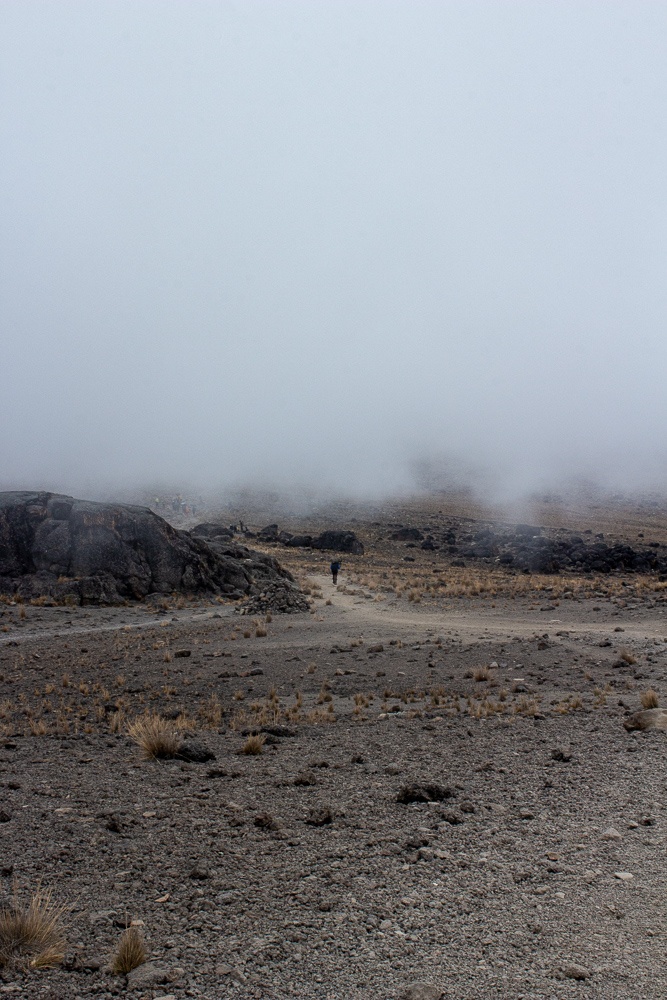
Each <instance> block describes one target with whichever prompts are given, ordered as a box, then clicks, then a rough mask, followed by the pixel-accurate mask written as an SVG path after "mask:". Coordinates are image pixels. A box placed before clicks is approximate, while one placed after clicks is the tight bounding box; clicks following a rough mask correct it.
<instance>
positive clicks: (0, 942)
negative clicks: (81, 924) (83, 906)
mask: <svg viewBox="0 0 667 1000" xmlns="http://www.w3.org/2000/svg"><path fill="white" fill-rule="evenodd" d="M66 910H67V907H65V906H58V905H56V904H55V903H54V902H53V901H52V899H51V891H50V890H45V891H44V890H42V889H38V890H37V891H36V892H35V893H33V895H32V896H31V897H30V902H29V903H28V904H27V906H22V905H21V903H20V902H19V900H18V898H16V897H15V898H14V899H13V900H12V902H11V904H10V905H9V906H6V907H4V908H3V909H2V910H0V967H5V966H24V967H28V968H32V969H50V968H53V966H55V965H59V964H60V963H61V962H62V960H63V956H64V952H65V937H64V934H63V930H62V924H61V921H62V917H63V914H64V913H65V912H66Z"/></svg>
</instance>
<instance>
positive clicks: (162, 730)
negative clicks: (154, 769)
mask: <svg viewBox="0 0 667 1000" xmlns="http://www.w3.org/2000/svg"><path fill="white" fill-rule="evenodd" d="M127 732H128V735H129V737H130V739H131V740H133V741H134V742H135V743H136V744H137V746H138V747H140V749H141V750H142V751H143V754H144V756H145V757H146V758H147V759H149V760H151V759H159V758H162V759H168V758H170V757H175V756H176V755H177V753H178V749H179V747H180V745H181V737H180V736H179V734H178V732H177V730H176V729H175V728H174V726H172V724H171V723H170V722H168V721H167V720H166V719H163V718H162V717H161V716H160V715H142V716H140V717H139V718H138V719H135V720H134V722H132V723H131V724H130V725H129V726H128V729H127Z"/></svg>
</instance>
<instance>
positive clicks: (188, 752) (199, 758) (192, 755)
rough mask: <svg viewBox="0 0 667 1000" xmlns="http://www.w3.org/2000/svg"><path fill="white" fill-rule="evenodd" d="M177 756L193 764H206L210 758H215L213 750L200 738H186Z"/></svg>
mask: <svg viewBox="0 0 667 1000" xmlns="http://www.w3.org/2000/svg"><path fill="white" fill-rule="evenodd" d="M177 757H178V758H179V760H186V761H188V762H189V763H191V764H205V763H206V762H207V761H208V760H215V754H214V753H213V751H212V750H209V748H208V747H207V746H205V745H204V744H203V743H201V742H200V741H199V740H186V741H184V742H183V743H181V745H180V747H179V748H178V754H177Z"/></svg>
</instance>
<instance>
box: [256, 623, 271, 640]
mask: <svg viewBox="0 0 667 1000" xmlns="http://www.w3.org/2000/svg"><path fill="white" fill-rule="evenodd" d="M267 634H268V633H267V631H266V629H265V628H262V626H261V625H260V627H259V628H256V629H255V635H256V637H257V638H258V639H264V638H265V637H266V635H267Z"/></svg>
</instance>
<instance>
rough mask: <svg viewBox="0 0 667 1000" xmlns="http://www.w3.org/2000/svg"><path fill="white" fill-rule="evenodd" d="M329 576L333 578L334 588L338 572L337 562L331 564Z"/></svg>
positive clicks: (338, 564)
mask: <svg viewBox="0 0 667 1000" xmlns="http://www.w3.org/2000/svg"><path fill="white" fill-rule="evenodd" d="M330 568H331V575H332V577H333V582H334V587H335V586H336V584H337V583H338V573H339V571H340V563H339V562H338V561H336V562H332V563H331V567H330Z"/></svg>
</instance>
